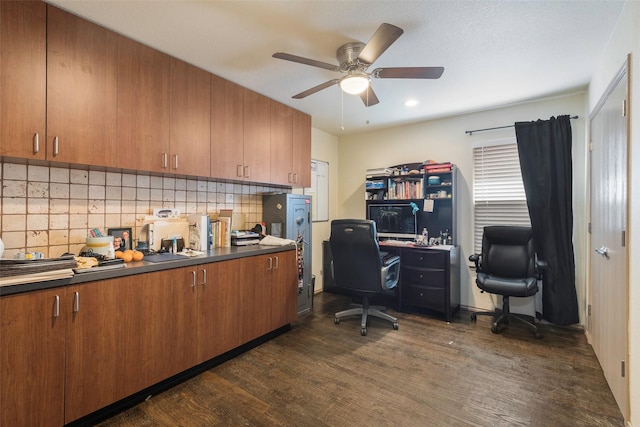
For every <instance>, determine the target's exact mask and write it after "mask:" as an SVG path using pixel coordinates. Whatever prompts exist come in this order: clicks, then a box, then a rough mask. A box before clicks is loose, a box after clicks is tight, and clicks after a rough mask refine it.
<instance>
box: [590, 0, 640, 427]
mask: <svg viewBox="0 0 640 427" xmlns="http://www.w3.org/2000/svg"><path fill="white" fill-rule="evenodd" d="M628 54H631V60H630V64H629V72H630V78H631V84H630V92H631V93H630V96H629V100H630V105H631V108H630V114H631V118H630V123H631V128H630V140H631V144H630V151H629V176H630V188H629V210H628V215H629V219H628V224H629V230H628V242H629V359H628V360H629V401H630V417H629V422H630V424H631V425H634V426H640V310H638V307H640V264H639V263H638V262H634V261H635V260H637V259H638V256H640V232H636V231H635V230H639V231H640V167H638V165H640V66H639V65H638V60H637V58H638V56H640V2H635V1H627V3H626V4H625V8H624V10H623V11H622V13H621V14H620V21H619V22H618V25H617V26H616V30H615V32H614V34H613V36H612V38H611V40H610V41H609V45H608V48H607V51H606V53H605V55H604V57H603V58H602V59H601V61H600V68H599V69H598V71H597V72H596V73H595V74H594V76H593V78H592V79H591V83H590V85H589V91H588V105H589V112H591V111H593V109H594V107H595V106H596V104H597V103H598V101H599V100H600V98H601V97H602V95H603V94H604V92H605V90H606V88H607V86H608V85H609V82H610V81H611V79H613V77H614V76H615V74H616V73H617V72H618V70H620V68H621V67H622V65H623V64H624V62H625V61H626V60H627V55H628ZM634 164H635V165H636V167H635V168H634V167H633V165H634Z"/></svg>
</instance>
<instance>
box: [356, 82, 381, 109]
mask: <svg viewBox="0 0 640 427" xmlns="http://www.w3.org/2000/svg"><path fill="white" fill-rule="evenodd" d="M360 99H362V102H364V105H365V106H366V107H371V106H372V105H376V104H377V103H378V102H380V101H378V97H377V96H376V94H375V92H374V91H373V88H372V87H371V85H369V87H368V88H367V90H365V91H364V92H362V93H361V94H360Z"/></svg>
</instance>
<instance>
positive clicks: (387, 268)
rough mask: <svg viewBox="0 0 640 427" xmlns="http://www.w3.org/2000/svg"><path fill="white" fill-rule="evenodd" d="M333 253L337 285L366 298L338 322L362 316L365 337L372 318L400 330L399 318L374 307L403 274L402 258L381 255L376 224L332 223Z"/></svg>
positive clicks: (346, 220)
mask: <svg viewBox="0 0 640 427" xmlns="http://www.w3.org/2000/svg"><path fill="white" fill-rule="evenodd" d="M329 244H330V246H331V252H332V254H333V263H332V274H333V278H334V280H335V283H336V286H338V287H341V288H344V289H348V290H350V291H351V292H352V293H353V294H354V295H357V296H360V297H362V304H356V305H355V308H351V309H349V310H345V311H341V312H339V313H336V314H335V317H334V322H335V323H336V324H337V323H340V319H341V318H343V317H345V316H351V315H362V320H361V323H360V326H361V329H360V333H361V335H367V317H368V316H369V315H371V316H375V317H378V318H381V319H385V320H388V321H390V322H391V323H392V324H393V329H398V319H396V318H395V317H393V316H390V315H389V314H387V313H384V312H383V311H384V310H385V308H384V307H380V306H371V305H370V304H369V298H370V297H373V296H375V295H377V294H380V293H383V292H384V291H386V290H388V289H392V288H394V287H395V286H396V285H397V284H398V278H399V274H400V257H399V256H397V255H393V256H388V254H385V253H384V252H380V248H379V246H378V240H377V233H376V224H375V222H373V221H368V220H359V219H339V220H334V221H332V222H331V238H330V239H329Z"/></svg>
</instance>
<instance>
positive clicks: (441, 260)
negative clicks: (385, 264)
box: [402, 249, 449, 268]
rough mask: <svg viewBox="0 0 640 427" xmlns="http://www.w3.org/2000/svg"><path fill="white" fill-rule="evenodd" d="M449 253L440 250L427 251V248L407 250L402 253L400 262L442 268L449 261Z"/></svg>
mask: <svg viewBox="0 0 640 427" xmlns="http://www.w3.org/2000/svg"><path fill="white" fill-rule="evenodd" d="M448 256H449V254H448V253H447V252H442V251H437V252H436V251H427V250H420V249H415V250H407V251H406V252H404V253H403V254H402V264H403V265H409V266H415V267H426V268H444V266H445V265H447V264H448V263H449V260H448Z"/></svg>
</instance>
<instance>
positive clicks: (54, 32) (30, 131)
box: [0, 0, 311, 187]
mask: <svg viewBox="0 0 640 427" xmlns="http://www.w3.org/2000/svg"><path fill="white" fill-rule="evenodd" d="M0 24H1V25H0V44H1V46H2V48H1V49H0V156H2V157H16V158H23V159H39V160H50V161H55V162H62V163H70V164H80V165H97V166H104V167H115V168H122V169H129V170H139V171H148V172H159V173H172V174H179V175H191V176H200V177H213V178H219V179H229V180H235V181H248V182H256V183H265V184H276V185H287V186H294V187H306V186H309V185H310V181H311V171H310V163H311V118H310V117H309V116H307V115H305V114H303V113H300V112H298V111H295V110H293V109H292V108H290V107H288V106H286V105H283V104H281V103H278V102H276V101H272V100H270V99H269V98H267V97H265V96H263V95H261V94H259V93H256V92H254V91H251V90H249V89H246V88H243V87H242V86H239V85H237V84H235V83H232V82H230V81H227V80H225V79H222V78H220V77H217V76H215V75H212V74H210V73H208V72H206V71H204V70H201V69H198V68H196V67H194V66H192V65H190V64H187V63H185V62H182V61H180V60H178V59H176V58H172V57H170V56H168V55H165V54H163V53H161V52H159V51H157V50H155V49H152V48H150V47H147V46H145V45H143V44H141V43H138V42H135V41H133V40H130V39H127V38H126V37H123V36H120V35H118V34H116V33H114V32H111V31H109V30H107V29H105V28H102V27H100V26H98V25H95V24H93V23H91V22H89V21H86V20H84V19H82V18H79V17H77V16H75V15H72V14H70V13H67V12H65V11H62V10H60V9H57V8H55V7H54V6H52V5H47V4H46V3H44V2H41V1H11V0H0Z"/></svg>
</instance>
